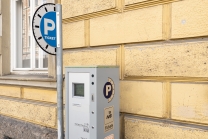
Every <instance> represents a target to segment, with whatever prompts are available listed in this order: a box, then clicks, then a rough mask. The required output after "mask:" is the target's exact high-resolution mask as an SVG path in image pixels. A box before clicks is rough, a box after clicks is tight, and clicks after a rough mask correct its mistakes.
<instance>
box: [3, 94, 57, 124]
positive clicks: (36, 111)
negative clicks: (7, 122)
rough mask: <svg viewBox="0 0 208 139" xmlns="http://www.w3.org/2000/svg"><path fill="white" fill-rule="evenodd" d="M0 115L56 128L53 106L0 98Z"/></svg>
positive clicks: (54, 108)
mask: <svg viewBox="0 0 208 139" xmlns="http://www.w3.org/2000/svg"><path fill="white" fill-rule="evenodd" d="M0 114H2V115H6V116H10V117H14V118H18V119H21V120H25V121H29V122H33V123H36V124H40V125H44V126H47V127H55V126H56V107H54V106H48V105H46V106H44V105H43V104H42V105H41V104H39V103H32V102H27V101H20V100H14V99H6V98H0Z"/></svg>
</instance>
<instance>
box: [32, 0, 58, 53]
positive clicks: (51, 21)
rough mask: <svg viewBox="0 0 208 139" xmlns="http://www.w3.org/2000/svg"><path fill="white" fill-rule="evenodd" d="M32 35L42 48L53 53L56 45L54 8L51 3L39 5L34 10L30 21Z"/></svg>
mask: <svg viewBox="0 0 208 139" xmlns="http://www.w3.org/2000/svg"><path fill="white" fill-rule="evenodd" d="M32 28H33V35H34V38H35V40H36V42H37V44H38V45H39V46H40V48H41V49H42V50H44V51H45V52H47V53H49V54H52V55H55V54H56V47H57V36H56V28H57V27H56V8H55V4H53V3H46V4H43V5H41V6H40V7H39V8H38V9H37V10H36V12H35V14H34V16H33V22H32Z"/></svg>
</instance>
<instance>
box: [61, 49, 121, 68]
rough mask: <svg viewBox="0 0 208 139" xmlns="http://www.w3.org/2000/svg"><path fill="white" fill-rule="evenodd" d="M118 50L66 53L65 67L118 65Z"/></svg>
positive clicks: (87, 50)
mask: <svg viewBox="0 0 208 139" xmlns="http://www.w3.org/2000/svg"><path fill="white" fill-rule="evenodd" d="M117 49H118V48H105V49H85V50H84V49H79V51H78V50H75V51H64V55H63V65H64V67H66V66H77V65H83V66H84V65H117Z"/></svg>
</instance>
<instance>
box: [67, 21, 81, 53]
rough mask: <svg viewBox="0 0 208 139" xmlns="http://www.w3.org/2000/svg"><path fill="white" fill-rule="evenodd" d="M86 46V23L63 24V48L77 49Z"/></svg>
mask: <svg viewBox="0 0 208 139" xmlns="http://www.w3.org/2000/svg"><path fill="white" fill-rule="evenodd" d="M84 46H85V27H84V21H79V22H74V23H67V24H63V48H64V49H65V48H76V47H84Z"/></svg>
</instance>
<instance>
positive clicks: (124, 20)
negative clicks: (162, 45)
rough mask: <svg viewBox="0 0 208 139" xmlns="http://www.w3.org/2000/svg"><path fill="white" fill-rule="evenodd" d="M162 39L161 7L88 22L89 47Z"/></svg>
mask: <svg viewBox="0 0 208 139" xmlns="http://www.w3.org/2000/svg"><path fill="white" fill-rule="evenodd" d="M161 39H162V6H155V7H150V8H145V9H139V10H135V11H130V12H124V13H120V14H113V15H109V16H104V17H98V18H94V19H91V20H90V45H91V46H97V45H108V44H118V43H131V42H142V41H153V40H161Z"/></svg>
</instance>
